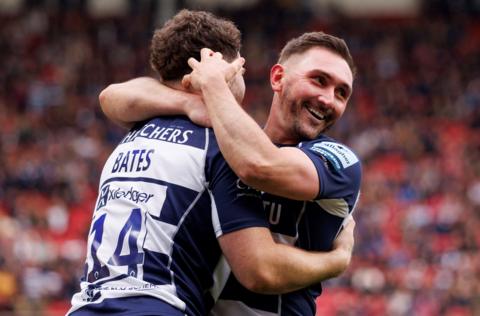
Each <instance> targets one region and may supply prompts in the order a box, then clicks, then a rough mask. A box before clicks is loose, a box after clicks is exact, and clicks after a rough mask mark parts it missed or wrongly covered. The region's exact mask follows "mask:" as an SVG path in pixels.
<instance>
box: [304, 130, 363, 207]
mask: <svg viewBox="0 0 480 316" xmlns="http://www.w3.org/2000/svg"><path fill="white" fill-rule="evenodd" d="M300 149H301V150H303V152H304V153H305V154H306V155H307V156H308V157H309V158H310V159H311V160H312V162H313V164H314V165H315V168H316V169H317V174H318V179H319V183H320V190H319V192H318V195H317V198H316V199H317V200H318V199H326V198H330V199H332V198H345V197H347V196H357V195H358V192H359V191H360V183H361V179H362V167H361V163H360V160H359V159H358V158H357V156H356V155H355V153H354V152H353V151H352V150H351V149H350V148H348V147H347V146H345V145H343V144H340V143H337V142H335V141H332V140H324V139H320V140H315V141H310V142H306V143H302V144H301V145H300Z"/></svg>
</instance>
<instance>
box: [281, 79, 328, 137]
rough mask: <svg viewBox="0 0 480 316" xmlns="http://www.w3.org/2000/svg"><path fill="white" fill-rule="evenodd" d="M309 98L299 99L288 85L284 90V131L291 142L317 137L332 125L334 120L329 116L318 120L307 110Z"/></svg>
mask: <svg viewBox="0 0 480 316" xmlns="http://www.w3.org/2000/svg"><path fill="white" fill-rule="evenodd" d="M309 102H311V101H310V100H304V99H299V100H296V99H295V98H294V97H293V93H292V92H291V89H290V87H289V86H288V85H287V88H286V89H285V91H284V95H283V100H282V109H283V111H284V113H287V115H286V117H285V118H284V120H285V126H284V127H285V133H286V134H288V135H289V138H291V139H292V141H293V142H297V143H298V142H300V141H302V140H312V139H315V138H317V137H318V136H319V135H320V134H321V133H323V132H325V131H326V130H327V129H329V128H330V126H331V125H333V123H334V120H333V118H332V117H330V116H326V117H325V118H324V119H323V120H318V119H317V118H315V117H314V116H313V115H312V114H311V113H310V112H309V111H308V109H307V108H308V107H309Z"/></svg>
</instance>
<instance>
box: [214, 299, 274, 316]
mask: <svg viewBox="0 0 480 316" xmlns="http://www.w3.org/2000/svg"><path fill="white" fill-rule="evenodd" d="M209 315H210V316H225V315H228V316H278V315H280V314H277V313H270V312H266V311H262V310H259V309H255V308H251V307H249V306H247V305H245V304H244V303H242V302H239V301H231V300H219V301H218V302H217V303H216V304H215V306H214V307H213V309H212V310H211V311H210V314H209Z"/></svg>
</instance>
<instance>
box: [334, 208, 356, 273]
mask: <svg viewBox="0 0 480 316" xmlns="http://www.w3.org/2000/svg"><path fill="white" fill-rule="evenodd" d="M354 229H355V220H354V219H353V217H352V216H351V215H349V219H346V221H345V224H344V226H343V229H342V231H341V232H340V234H338V236H337V238H336V239H335V240H334V241H333V249H335V250H338V251H341V252H342V255H343V256H344V260H345V264H346V266H345V268H346V267H347V266H348V265H349V264H350V260H351V259H352V252H353V246H354V244H355V238H354V236H353V231H354Z"/></svg>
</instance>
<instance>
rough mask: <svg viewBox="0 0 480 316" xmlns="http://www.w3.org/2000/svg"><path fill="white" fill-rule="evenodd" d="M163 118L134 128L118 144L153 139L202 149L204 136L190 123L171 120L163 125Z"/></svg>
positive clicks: (200, 130)
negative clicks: (139, 139)
mask: <svg viewBox="0 0 480 316" xmlns="http://www.w3.org/2000/svg"><path fill="white" fill-rule="evenodd" d="M165 123H166V122H165V119H164V118H161V117H159V118H154V119H152V120H150V121H148V122H147V123H146V124H144V125H141V126H138V125H137V126H135V127H134V128H133V129H132V130H131V131H130V132H128V134H127V135H126V136H125V137H124V138H123V140H122V141H121V142H120V143H121V144H125V143H129V142H132V141H134V140H135V139H136V138H138V137H140V138H147V139H154V140H159V141H163V142H169V143H175V144H182V145H187V146H193V147H196V148H204V146H205V134H204V133H202V132H203V130H202V129H199V128H198V126H196V125H195V124H193V123H192V122H189V121H186V120H184V119H179V120H172V121H169V122H168V124H165Z"/></svg>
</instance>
